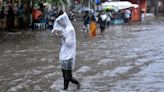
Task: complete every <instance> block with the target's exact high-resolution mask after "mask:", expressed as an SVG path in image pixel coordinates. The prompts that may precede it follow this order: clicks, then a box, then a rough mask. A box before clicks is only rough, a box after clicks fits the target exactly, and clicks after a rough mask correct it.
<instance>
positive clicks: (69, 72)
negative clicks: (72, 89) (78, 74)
mask: <svg viewBox="0 0 164 92" xmlns="http://www.w3.org/2000/svg"><path fill="white" fill-rule="evenodd" d="M67 72H68V77H69V81H71V82H72V83H74V84H76V85H77V89H80V83H79V82H78V81H77V80H76V79H75V78H74V77H73V76H72V70H67Z"/></svg>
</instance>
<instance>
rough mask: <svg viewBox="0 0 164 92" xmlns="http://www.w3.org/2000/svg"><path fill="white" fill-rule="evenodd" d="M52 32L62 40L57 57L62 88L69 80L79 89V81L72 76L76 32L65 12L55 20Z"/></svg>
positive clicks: (66, 86)
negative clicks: (61, 75)
mask: <svg viewBox="0 0 164 92" xmlns="http://www.w3.org/2000/svg"><path fill="white" fill-rule="evenodd" d="M52 33H55V35H56V36H58V37H60V38H61V42H62V44H61V49H60V55H59V59H60V62H61V66H62V72H63V78H64V90H67V89H68V85H69V82H72V83H74V84H76V85H77V89H80V83H79V82H78V81H77V80H76V79H75V78H73V76H72V69H73V68H74V66H75V55H76V34H75V30H74V27H73V26H72V23H71V21H70V20H69V18H68V16H67V14H66V13H65V12H64V13H63V14H61V15H60V16H59V17H58V18H57V19H56V20H55V23H54V27H53V30H52Z"/></svg>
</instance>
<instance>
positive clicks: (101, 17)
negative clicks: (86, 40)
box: [100, 12, 107, 36]
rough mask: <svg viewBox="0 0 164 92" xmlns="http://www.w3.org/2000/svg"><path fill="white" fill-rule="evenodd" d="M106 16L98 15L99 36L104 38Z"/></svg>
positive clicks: (103, 14)
mask: <svg viewBox="0 0 164 92" xmlns="http://www.w3.org/2000/svg"><path fill="white" fill-rule="evenodd" d="M106 21H107V15H106V14H105V13H104V12H102V14H101V15H100V35H102V36H104V35H105V34H104V32H105V27H106Z"/></svg>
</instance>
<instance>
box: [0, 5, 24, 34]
mask: <svg viewBox="0 0 164 92" xmlns="http://www.w3.org/2000/svg"><path fill="white" fill-rule="evenodd" d="M0 23H1V24H0V29H1V30H5V29H6V30H7V31H12V29H13V28H16V27H17V28H19V29H22V28H23V27H24V7H23V4H21V5H20V6H16V7H14V6H7V7H4V6H2V7H1V11H0Z"/></svg>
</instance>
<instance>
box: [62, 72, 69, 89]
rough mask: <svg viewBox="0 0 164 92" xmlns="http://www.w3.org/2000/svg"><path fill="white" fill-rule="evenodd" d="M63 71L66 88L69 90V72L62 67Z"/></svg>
mask: <svg viewBox="0 0 164 92" xmlns="http://www.w3.org/2000/svg"><path fill="white" fill-rule="evenodd" d="M62 72H63V78H64V90H67V89H68V85H69V77H68V72H67V70H63V69H62Z"/></svg>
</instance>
